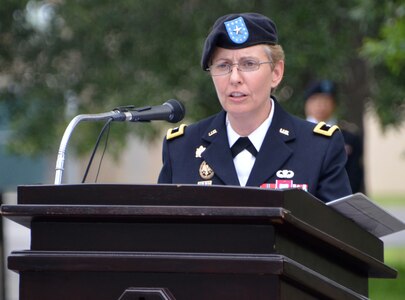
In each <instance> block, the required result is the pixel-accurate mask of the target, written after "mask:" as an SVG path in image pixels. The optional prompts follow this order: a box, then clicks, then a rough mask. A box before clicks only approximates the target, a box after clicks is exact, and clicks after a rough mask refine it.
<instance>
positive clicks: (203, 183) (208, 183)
mask: <svg viewBox="0 0 405 300" xmlns="http://www.w3.org/2000/svg"><path fill="white" fill-rule="evenodd" d="M197 184H198V185H212V180H203V181H198V182H197Z"/></svg>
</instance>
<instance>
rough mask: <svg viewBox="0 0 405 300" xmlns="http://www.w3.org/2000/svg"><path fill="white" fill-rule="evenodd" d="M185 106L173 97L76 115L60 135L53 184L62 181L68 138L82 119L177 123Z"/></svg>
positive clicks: (182, 114)
mask: <svg viewBox="0 0 405 300" xmlns="http://www.w3.org/2000/svg"><path fill="white" fill-rule="evenodd" d="M184 115H185V108H184V106H183V104H182V103H181V102H179V101H177V100H175V99H170V100H168V101H166V102H165V103H163V104H162V105H157V106H145V107H141V108H134V106H126V107H119V108H116V109H114V110H113V111H110V112H107V113H100V114H87V115H78V116H76V117H75V118H73V120H72V121H70V123H69V125H68V127H67V128H66V129H65V132H64V134H63V137H62V141H61V143H60V146H59V151H58V157H57V159H56V174H55V182H54V183H55V184H61V183H62V173H63V170H64V162H65V152H66V147H67V144H68V141H69V138H70V136H71V134H72V132H73V130H74V128H75V127H76V126H77V125H78V124H79V123H80V122H82V121H107V120H112V121H118V122H126V121H127V122H149V121H153V120H162V121H168V122H170V123H177V122H179V121H181V120H182V119H183V118H184Z"/></svg>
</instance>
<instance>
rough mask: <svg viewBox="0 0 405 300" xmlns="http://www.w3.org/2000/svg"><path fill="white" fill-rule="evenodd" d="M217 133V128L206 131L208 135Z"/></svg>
mask: <svg viewBox="0 0 405 300" xmlns="http://www.w3.org/2000/svg"><path fill="white" fill-rule="evenodd" d="M217 133H218V132H217V130H216V129H214V130H211V131H210V132H208V136H213V135H214V134H217Z"/></svg>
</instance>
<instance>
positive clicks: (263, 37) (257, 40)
mask: <svg viewBox="0 0 405 300" xmlns="http://www.w3.org/2000/svg"><path fill="white" fill-rule="evenodd" d="M277 43H278V39H277V28H276V24H274V22H273V21H272V20H270V19H269V18H267V17H265V16H263V15H261V14H257V13H241V14H229V15H225V16H222V17H220V18H218V19H217V20H216V21H215V23H214V26H213V27H212V30H211V32H210V34H209V35H208V37H207V39H206V40H205V44H204V49H203V54H202V59H201V66H202V68H203V70H206V69H207V68H208V63H209V60H210V58H211V56H212V54H213V52H214V50H215V48H216V47H222V48H226V49H242V48H246V47H250V46H254V45H258V44H270V45H276V44H277Z"/></svg>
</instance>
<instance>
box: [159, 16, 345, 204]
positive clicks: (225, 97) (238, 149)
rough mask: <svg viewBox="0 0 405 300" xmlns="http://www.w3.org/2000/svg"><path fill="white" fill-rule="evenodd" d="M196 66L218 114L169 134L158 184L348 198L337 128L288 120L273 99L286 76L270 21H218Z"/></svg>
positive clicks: (255, 18) (253, 18)
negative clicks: (208, 83)
mask: <svg viewBox="0 0 405 300" xmlns="http://www.w3.org/2000/svg"><path fill="white" fill-rule="evenodd" d="M201 64H202V68H203V70H204V71H207V72H209V73H210V75H211V77H212V80H213V83H214V86H215V89H216V92H217V95H218V99H219V101H220V103H221V106H222V108H223V109H222V110H221V111H220V112H219V113H218V114H216V115H214V116H211V117H209V118H207V119H204V120H201V121H199V122H197V123H195V124H192V125H190V126H185V125H181V126H180V127H178V128H174V129H171V130H169V131H168V133H167V136H166V138H165V140H164V142H163V167H162V170H161V172H160V175H159V180H158V182H159V183H183V184H201V185H236V186H256V187H263V188H271V189H283V188H301V189H304V190H306V191H308V192H310V193H311V194H313V195H314V196H316V197H317V198H319V199H320V200H322V201H325V202H327V201H330V200H334V199H336V198H340V197H342V196H346V195H348V194H351V190H350V185H349V181H348V177H347V174H346V171H345V162H346V154H345V150H344V142H343V137H342V134H341V133H340V132H339V130H338V127H337V126H333V127H329V126H327V125H326V124H325V123H319V124H317V125H314V124H312V123H310V122H307V121H305V120H302V119H299V118H297V117H295V116H292V115H290V114H289V113H288V112H286V111H285V110H284V109H283V108H282V107H281V105H280V104H279V103H278V102H277V100H276V98H275V97H274V96H272V91H274V89H275V88H276V87H277V85H278V84H279V83H280V82H281V80H282V78H283V74H284V52H283V49H282V47H281V46H280V45H279V44H278V37H277V30H276V26H275V24H274V23H273V21H272V20H270V19H269V18H267V17H265V16H263V15H260V14H255V13H243V14H231V15H225V16H222V17H220V18H219V19H218V20H217V21H216V22H215V24H214V26H213V29H212V31H211V32H210V34H209V35H208V37H207V39H206V41H205V45H204V49H203V55H202V61H201Z"/></svg>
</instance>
